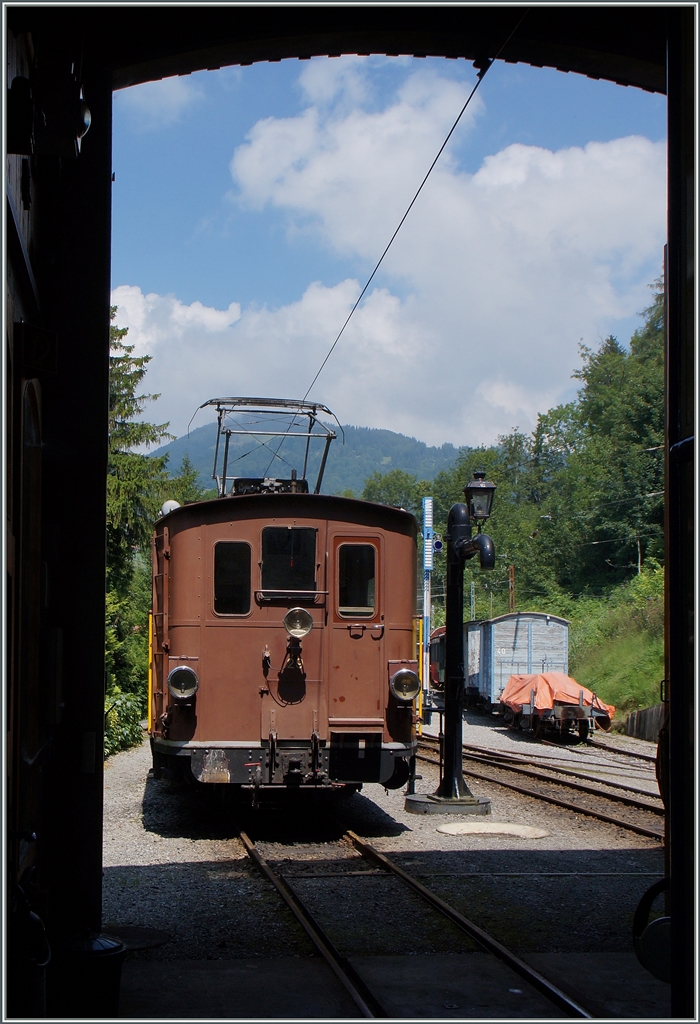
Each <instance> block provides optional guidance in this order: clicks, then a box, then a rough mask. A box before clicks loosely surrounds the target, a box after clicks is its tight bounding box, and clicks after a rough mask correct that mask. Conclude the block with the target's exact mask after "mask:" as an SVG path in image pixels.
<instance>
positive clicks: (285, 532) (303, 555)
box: [262, 526, 316, 591]
mask: <svg viewBox="0 0 700 1024" xmlns="http://www.w3.org/2000/svg"><path fill="white" fill-rule="evenodd" d="M262 589H263V590H290V591H291V590H294V591H303V590H306V591H313V590H316V530H313V529H309V528H308V527H289V526H266V527H265V529H264V530H263V532H262Z"/></svg>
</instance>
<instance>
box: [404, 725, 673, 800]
mask: <svg viewBox="0 0 700 1024" xmlns="http://www.w3.org/2000/svg"><path fill="white" fill-rule="evenodd" d="M421 742H422V743H423V745H424V746H425V747H426V749H428V750H435V752H436V753H437V748H436V747H433V746H431V744H430V743H425V741H421ZM464 751H465V753H464V754H463V756H464V757H469V758H472V759H473V760H476V759H477V757H476V755H474V754H472V753H469V751H480V752H481V751H484V752H485V754H486V755H487V756H491V757H495V758H497V759H498V761H499V762H506V761H511V762H513V763H514V764H530V765H532V766H533V767H539V768H541V769H543V770H549V771H551V772H559V774H560V775H571V776H573V777H574V778H576V779H587V780H588V781H589V782H600V783H601V784H602V785H604V786H610V787H611V788H612V789H624V790H626V791H627V792H628V793H637V794H638V795H639V796H649V797H651V798H652V799H654V798H655V794H654V793H650V792H649V790H648V789H640V788H639V787H638V786H632V785H628V784H627V783H625V782H613V781H611V780H610V779H604V780H603V779H599V778H596V776H595V775H587V774H586V773H585V772H580V771H578V770H576V769H575V768H562V767H559V766H558V765H555V764H552V763H551V762H550V761H549V760H546V759H542V758H534V759H532V758H526V757H525V756H524V755H522V754H509V753H501V752H500V751H498V750H490V749H489V748H487V747H475V746H472V745H471V744H468V743H465V744H464ZM480 757H481V758H482V759H483V758H484V754H480ZM499 767H500V765H499ZM503 767H504V768H505V767H508V766H507V765H506V764H503ZM513 770H515V769H513ZM621 770H622V769H621ZM611 799H614V798H613V797H612V795H611ZM656 799H658V800H660V799H661V797H660V796H659V797H656ZM640 806H644V804H640ZM652 808H653V805H650V806H649V809H652ZM661 813H663V812H661Z"/></svg>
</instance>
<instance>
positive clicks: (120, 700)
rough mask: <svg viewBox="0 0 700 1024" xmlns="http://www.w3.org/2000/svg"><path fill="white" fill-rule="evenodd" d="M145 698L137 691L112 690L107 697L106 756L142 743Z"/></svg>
mask: <svg viewBox="0 0 700 1024" xmlns="http://www.w3.org/2000/svg"><path fill="white" fill-rule="evenodd" d="M144 710H145V709H144V704H143V698H142V697H141V696H140V695H139V694H136V693H121V692H120V691H119V690H112V691H110V692H109V693H108V694H107V696H106V697H105V745H104V756H105V757H109V756H110V754H116V753H117V751H119V750H127V749H128V748H129V747H133V746H136V745H138V744H139V743H141V741H142V739H143V731H142V729H141V719H142V717H143V714H144Z"/></svg>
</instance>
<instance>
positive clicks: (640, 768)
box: [463, 740, 654, 772]
mask: <svg viewBox="0 0 700 1024" xmlns="http://www.w3.org/2000/svg"><path fill="white" fill-rule="evenodd" d="M538 743H544V740H539V741H538ZM547 745H548V746H551V747H554V748H555V749H557V750H561V751H564V752H565V754H566V755H567V757H561V756H560V757H556V756H554V757H544V756H541V755H537V759H538V760H539V761H542V762H545V761H546V762H548V763H549V762H552V763H553V762H554V761H567V763H568V758H570V757H572V756H575V757H578V758H579V763H584V764H585V763H588V764H590V763H591V762H590V760H588V761H586V759H587V758H588V756H589V755H588V754H583V753H582V752H581V747H579V745H578V744H577V745H576V747H573V748H571V747H562V745H561V744H560V743H554V742H553V741H551V740H547ZM595 745H596V746H597V747H599V748H600V749H601V750H602V749H603V747H602V744H599V743H596V744H595ZM463 746H464V749H465V750H476V751H477V752H478V753H488V754H494V755H496V756H500V757H515V758H519V757H520V758H524V757H530V756H531V755H530V754H520V753H518V752H517V751H515V750H511V751H506V750H496V749H494V748H493V747H482V746H479V745H478V744H476V743H464V744H463ZM607 749H610V748H607ZM633 756H636V755H633ZM644 757H645V758H646V755H644ZM571 763H572V764H573V763H575V762H571ZM594 763H596V764H602V765H604V766H607V767H608V768H619V769H620V771H625V770H626V769H625V763H624V762H620V761H612V760H609V761H596V762H594ZM627 768H628V769H631V770H632V771H637V772H650V771H653V770H654V769H653V768H651V767H648V766H647V765H629V764H628V765H627Z"/></svg>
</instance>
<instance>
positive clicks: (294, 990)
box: [119, 957, 360, 1020]
mask: <svg viewBox="0 0 700 1024" xmlns="http://www.w3.org/2000/svg"><path fill="white" fill-rule="evenodd" d="M359 1016H360V1012H359V1010H358V1009H357V1007H356V1006H355V1004H354V1003H353V1001H352V999H351V998H350V996H349V995H348V994H347V993H346V992H345V990H344V989H343V987H342V985H341V984H340V982H338V981H337V979H336V978H335V977H334V975H333V974H332V973H331V971H330V968H329V967H327V966H326V963H325V961H324V960H322V959H320V958H317V957H306V958H304V957H280V958H279V959H269V958H263V957H260V959H251V960H159V961H143V960H141V961H139V960H131V961H129V960H127V962H126V963H125V964H124V967H123V970H122V985H121V994H120V1000H119V1018H120V1019H123V1018H130V1019H137V1020H153V1019H158V1018H165V1019H171V1020H186V1019H188V1018H191V1017H200V1018H212V1017H213V1018H216V1017H223V1018H227V1019H238V1018H247V1019H251V1018H252V1019H258V1018H273V1019H274V1018H290V1017H291V1018H300V1017H301V1018H307V1017H308V1018H321V1019H323V1018H326V1019H328V1018H329V1017H331V1018H338V1017H340V1018H343V1017H359Z"/></svg>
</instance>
